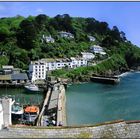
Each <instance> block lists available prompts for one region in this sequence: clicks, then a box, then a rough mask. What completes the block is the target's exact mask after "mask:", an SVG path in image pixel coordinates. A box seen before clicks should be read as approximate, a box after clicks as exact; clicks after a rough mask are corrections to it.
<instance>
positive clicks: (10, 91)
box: [0, 88, 43, 105]
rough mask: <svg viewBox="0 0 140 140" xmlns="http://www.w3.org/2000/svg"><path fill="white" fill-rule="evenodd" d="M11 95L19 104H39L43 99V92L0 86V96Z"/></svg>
mask: <svg viewBox="0 0 140 140" xmlns="http://www.w3.org/2000/svg"><path fill="white" fill-rule="evenodd" d="M4 96H8V97H12V98H13V99H15V101H16V102H18V103H20V104H21V105H27V104H34V105H39V104H41V103H42V101H43V93H42V92H37V93H36V92H35V93H29V92H27V91H26V90H25V89H24V88H0V97H4Z"/></svg>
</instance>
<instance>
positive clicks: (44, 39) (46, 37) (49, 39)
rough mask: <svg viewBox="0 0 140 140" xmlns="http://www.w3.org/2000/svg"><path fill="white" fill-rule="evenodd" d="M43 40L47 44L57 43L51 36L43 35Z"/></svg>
mask: <svg viewBox="0 0 140 140" xmlns="http://www.w3.org/2000/svg"><path fill="white" fill-rule="evenodd" d="M41 40H42V42H44V41H45V43H54V42H55V40H54V38H52V37H51V35H50V36H45V35H43V36H42V39H41Z"/></svg>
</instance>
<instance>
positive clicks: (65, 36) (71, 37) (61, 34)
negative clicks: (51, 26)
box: [59, 31, 74, 39]
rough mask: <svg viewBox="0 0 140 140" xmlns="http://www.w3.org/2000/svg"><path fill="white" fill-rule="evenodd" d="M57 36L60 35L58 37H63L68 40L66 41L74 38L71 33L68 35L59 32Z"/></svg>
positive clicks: (67, 33)
mask: <svg viewBox="0 0 140 140" xmlns="http://www.w3.org/2000/svg"><path fill="white" fill-rule="evenodd" d="M59 35H60V37H63V38H68V39H73V38H74V35H73V34H72V33H69V32H64V31H61V32H59Z"/></svg>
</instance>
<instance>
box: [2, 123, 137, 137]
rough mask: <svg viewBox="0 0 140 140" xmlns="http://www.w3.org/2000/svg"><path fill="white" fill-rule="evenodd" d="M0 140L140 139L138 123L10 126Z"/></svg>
mask: <svg viewBox="0 0 140 140" xmlns="http://www.w3.org/2000/svg"><path fill="white" fill-rule="evenodd" d="M0 138H106V139H107V138H123V139H125V138H140V122H131V123H129V122H125V121H116V122H109V123H104V124H99V125H93V126H82V127H52V128H47V127H29V126H26V127H25V126H10V127H9V128H5V129H3V130H1V131H0Z"/></svg>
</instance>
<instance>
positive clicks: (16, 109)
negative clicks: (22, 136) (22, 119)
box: [11, 103, 24, 115]
mask: <svg viewBox="0 0 140 140" xmlns="http://www.w3.org/2000/svg"><path fill="white" fill-rule="evenodd" d="M23 112H24V110H23V107H22V106H21V105H20V104H19V103H14V104H13V105H12V111H11V113H12V114H13V115H22V114H23Z"/></svg>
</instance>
